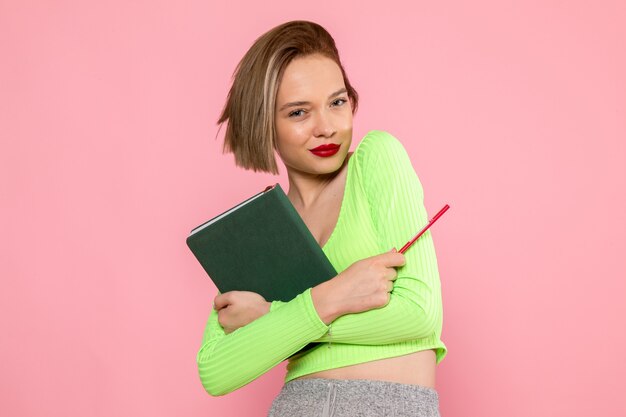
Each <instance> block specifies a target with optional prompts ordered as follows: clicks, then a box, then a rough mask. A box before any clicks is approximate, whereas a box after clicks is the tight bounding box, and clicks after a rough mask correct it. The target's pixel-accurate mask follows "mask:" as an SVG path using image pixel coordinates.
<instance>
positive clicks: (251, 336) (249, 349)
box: [196, 288, 328, 396]
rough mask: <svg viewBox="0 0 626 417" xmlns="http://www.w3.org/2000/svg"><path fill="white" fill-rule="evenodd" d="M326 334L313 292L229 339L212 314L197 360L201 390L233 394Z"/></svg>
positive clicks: (245, 327) (244, 328) (213, 393)
mask: <svg viewBox="0 0 626 417" xmlns="http://www.w3.org/2000/svg"><path fill="white" fill-rule="evenodd" d="M327 331H328V326H327V325H326V324H325V323H324V322H323V321H322V320H321V318H320V316H319V315H318V312H317V310H316V309H315V306H314V304H313V299H312V297H311V288H309V289H307V290H305V291H304V292H302V293H301V294H299V295H298V296H296V297H295V298H294V299H293V300H291V301H289V302H286V303H284V304H283V305H281V308H280V309H276V310H275V311H270V312H269V313H267V314H265V315H263V316H261V317H259V318H258V319H256V320H254V321H253V322H251V323H249V324H247V325H245V326H243V327H240V328H239V329H237V330H235V331H234V332H232V333H229V334H226V333H225V332H224V329H223V328H222V326H221V325H220V324H219V322H218V315H217V311H216V310H215V309H214V308H213V309H212V311H211V314H210V315H209V319H208V321H207V324H206V328H205V331H204V336H203V339H202V346H201V348H200V350H199V351H198V354H197V357H196V361H197V363H198V372H199V375H200V380H201V382H202V386H203V387H204V389H205V390H206V391H207V392H208V393H209V394H210V395H213V396H219V395H225V394H228V393H229V392H232V391H235V390H236V389H238V388H241V387H242V386H244V385H246V384H248V383H250V382H252V381H253V380H255V379H256V378H258V377H259V376H261V375H262V374H264V373H265V372H267V371H269V370H270V369H272V368H273V367H274V366H276V365H278V364H279V363H281V362H282V361H283V360H285V359H287V358H288V357H290V356H291V355H293V354H294V353H296V352H298V351H299V350H300V349H302V348H303V347H304V346H306V345H307V344H308V343H309V342H310V341H312V340H315V339H317V338H319V337H321V336H322V335H324V334H325V333H326V332H327Z"/></svg>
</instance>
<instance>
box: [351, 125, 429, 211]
mask: <svg viewBox="0 0 626 417" xmlns="http://www.w3.org/2000/svg"><path fill="white" fill-rule="evenodd" d="M352 157H353V158H355V157H356V170H357V172H358V174H357V176H358V178H359V180H360V182H361V185H362V187H363V190H364V191H365V193H366V194H368V195H369V196H370V198H373V199H379V198H385V196H388V195H390V194H393V195H395V194H397V193H400V192H408V191H409V190H411V191H412V192H416V193H418V194H421V193H422V185H421V182H420V180H419V177H418V175H417V172H416V171H415V169H414V167H413V164H412V162H411V159H410V157H409V155H408V153H407V151H406V149H405V148H404V145H403V144H402V142H400V141H399V140H398V139H397V138H396V137H395V136H393V135H392V134H391V133H389V132H386V131H383V130H371V131H369V132H368V133H367V134H366V135H365V136H364V137H363V139H362V140H361V142H360V143H359V145H358V146H357V148H356V149H355V151H354V154H353V156H352Z"/></svg>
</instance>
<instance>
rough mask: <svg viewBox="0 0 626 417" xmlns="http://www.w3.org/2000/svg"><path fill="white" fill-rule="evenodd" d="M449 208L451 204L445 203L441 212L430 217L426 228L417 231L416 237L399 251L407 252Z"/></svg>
mask: <svg viewBox="0 0 626 417" xmlns="http://www.w3.org/2000/svg"><path fill="white" fill-rule="evenodd" d="M449 208H450V206H449V205H447V204H446V205H445V206H444V207H443V208H442V209H441V210H439V213H437V214H435V216H434V217H433V218H432V219H430V221H429V222H428V224H427V225H426V226H424V228H423V229H422V230H420V231H419V232H417V234H416V235H415V237H414V238H413V239H411V240H409V241H408V242H407V243H406V245H404V246H402V249H400V250H399V251H398V252H399V253H402V254H403V253H404V252H406V251H407V249H409V248H410V247H411V245H412V244H413V243H415V241H416V240H417V239H418V238H419V237H420V236H421V235H422V234H423V233H424V232H425V231H426V230H428V228H429V227H430V226H432V225H433V223H435V222H436V221H437V219H438V218H439V217H441V215H442V214H443V213H445V212H446V210H448V209H449Z"/></svg>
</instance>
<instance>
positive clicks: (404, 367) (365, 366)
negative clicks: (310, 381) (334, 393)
mask: <svg viewBox="0 0 626 417" xmlns="http://www.w3.org/2000/svg"><path fill="white" fill-rule="evenodd" d="M331 349H332V347H331ZM436 364H437V357H436V355H435V351H434V350H432V349H428V350H422V351H419V352H415V353H411V354H408V355H403V356H396V357H393V358H386V359H380V360H376V361H371V362H365V363H359V364H356V365H350V366H344V367H341V368H335V369H327V370H325V371H320V372H314V373H312V374H307V375H303V376H301V377H299V378H296V379H300V378H329V379H372V380H378V381H389V382H399V383H401V384H414V385H421V386H424V387H430V388H435V368H436Z"/></svg>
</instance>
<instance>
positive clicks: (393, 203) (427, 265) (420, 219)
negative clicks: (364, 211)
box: [271, 131, 443, 345]
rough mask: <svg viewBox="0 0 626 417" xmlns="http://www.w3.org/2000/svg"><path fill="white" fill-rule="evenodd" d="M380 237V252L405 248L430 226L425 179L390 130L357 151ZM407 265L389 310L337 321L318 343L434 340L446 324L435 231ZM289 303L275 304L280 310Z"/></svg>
mask: <svg viewBox="0 0 626 417" xmlns="http://www.w3.org/2000/svg"><path fill="white" fill-rule="evenodd" d="M355 157H356V163H357V164H356V167H355V168H356V169H357V171H358V177H359V178H361V182H362V186H363V189H364V190H363V191H364V192H365V194H366V196H367V199H368V204H369V208H370V212H371V218H372V221H373V223H374V226H375V230H376V233H377V242H378V245H379V247H378V249H379V253H383V252H388V251H389V250H390V249H391V248H393V247H394V246H395V247H396V248H397V249H400V248H401V247H402V246H403V245H404V244H405V243H406V242H407V241H409V240H410V239H411V238H412V237H413V236H414V235H415V234H416V233H417V232H418V231H419V230H420V229H421V228H422V227H424V226H425V225H426V223H427V222H428V218H427V213H426V209H425V208H424V203H423V197H424V193H423V190H422V185H421V183H420V181H419V178H418V176H417V174H416V172H415V170H414V169H413V166H412V164H411V161H410V159H409V156H408V154H407V152H406V150H405V149H404V147H403V146H402V144H401V143H400V142H399V141H398V140H397V139H396V138H395V137H393V136H392V135H391V134H389V133H387V132H384V131H371V132H370V133H369V134H368V136H367V138H365V139H363V143H362V144H361V145H360V151H359V152H357V153H355ZM404 255H405V260H406V263H405V265H404V266H402V267H399V268H397V279H396V281H395V283H394V288H393V290H392V292H391V295H390V301H389V303H388V304H387V305H386V306H385V307H381V308H378V309H373V310H368V311H365V312H361V313H356V314H347V315H344V316H341V317H339V318H337V319H336V320H335V321H333V323H332V335H331V336H329V335H328V334H325V335H323V336H322V337H320V338H318V339H316V340H314V341H315V342H329V341H331V338H332V342H336V343H349V344H358V345H380V344H389V343H398V342H403V341H410V340H415V339H421V338H426V337H431V336H433V335H434V333H435V331H436V330H437V327H438V325H439V323H440V321H441V320H442V314H443V312H442V305H441V292H440V281H439V272H438V267H437V259H436V255H435V248H434V244H433V239H432V236H431V234H430V231H426V232H425V233H424V234H423V235H422V236H421V237H420V238H419V239H418V240H417V241H416V242H415V243H414V244H413V246H411V248H409V249H408V250H407V251H406V252H405V254H404ZM282 304H284V303H281V302H273V303H272V307H271V309H272V310H274V311H280V309H281V308H282V307H283V305H282Z"/></svg>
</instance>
